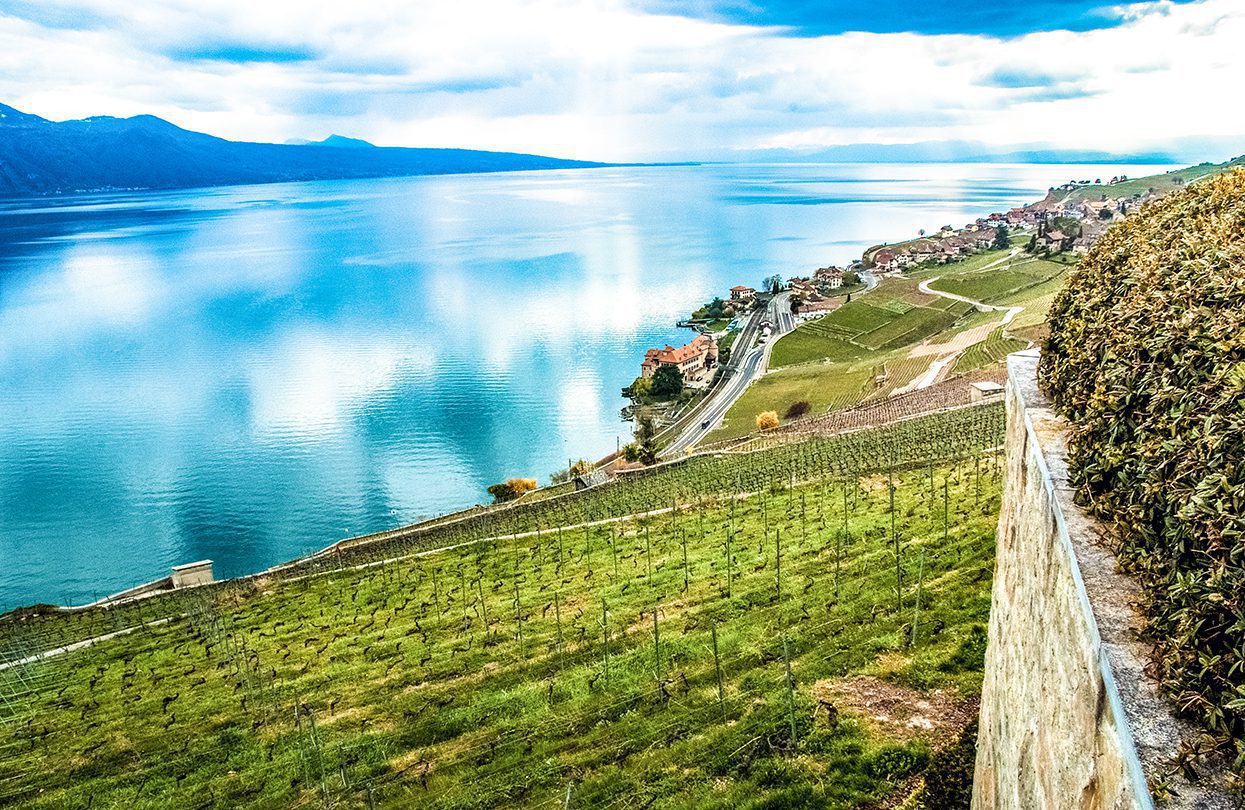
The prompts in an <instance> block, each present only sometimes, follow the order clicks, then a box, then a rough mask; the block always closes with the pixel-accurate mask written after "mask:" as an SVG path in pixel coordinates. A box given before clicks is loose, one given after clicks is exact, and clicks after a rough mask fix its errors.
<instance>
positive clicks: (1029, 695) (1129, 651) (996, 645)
mask: <svg viewBox="0 0 1245 810" xmlns="http://www.w3.org/2000/svg"><path fill="white" fill-rule="evenodd" d="M1037 360H1038V354H1037V352H1035V351H1029V352H1020V353H1018V354H1013V355H1011V356H1010V357H1009V358H1008V372H1009V377H1008V386H1007V451H1006V452H1007V480H1006V483H1005V485H1004V491H1003V508H1002V513H1001V515H1000V517H999V531H998V550H997V558H996V560H997V561H996V568H995V577H994V591H993V603H992V606H991V611H990V643H989V647H988V649H987V652H986V671H985V683H984V686H983V690H982V699H981V722H980V731H979V737H978V752H977V766H976V774H975V780H974V786H973V807H974V809H975V810H994V808H1006V809H1007V810H1036V809H1037V808H1050V809H1051V810H1062V808H1104V809H1105V808H1152V807H1154V806H1155V799H1156V797H1162V798H1164V799H1165V801H1163V802H1162V804H1161V806H1163V807H1172V808H1204V809H1205V810H1211V809H1212V808H1213V809H1215V810H1218V808H1224V810H1227V808H1230V807H1235V806H1237V805H1236V803H1235V801H1229V799H1228V797H1227V795H1226V793H1224V792H1223V791H1222V790H1221V789H1220V788H1219V787H1218V784H1220V783H1221V777H1220V775H1218V774H1207V775H1205V776H1204V777H1203V778H1202V779H1200V780H1199V782H1198V783H1197V784H1191V783H1189V782H1188V781H1186V780H1185V778H1184V777H1183V776H1182V775H1181V774H1180V773H1179V772H1178V770H1177V769H1175V768H1174V767H1173V766H1174V758H1175V756H1176V754H1177V752H1178V751H1179V749H1180V745H1181V741H1182V739H1191V738H1193V737H1194V736H1196V733H1197V732H1196V730H1195V729H1193V728H1191V727H1189V726H1187V725H1185V724H1183V723H1182V722H1180V721H1177V720H1176V719H1175V717H1174V716H1173V714H1172V711H1171V709H1170V707H1169V705H1168V704H1167V703H1166V702H1165V700H1164V699H1163V698H1162V696H1160V694H1159V692H1158V689H1157V686H1156V684H1155V683H1154V682H1153V681H1151V680H1150V679H1149V678H1147V677H1146V676H1145V674H1144V672H1143V667H1144V664H1145V655H1146V652H1147V650H1146V648H1145V646H1144V645H1142V644H1141V643H1140V642H1139V641H1138V640H1137V630H1138V627H1139V626H1140V621H1139V617H1138V616H1137V615H1136V613H1135V611H1134V609H1133V607H1132V605H1133V604H1135V603H1137V602H1138V600H1139V597H1140V594H1139V591H1138V590H1137V586H1136V585H1135V584H1134V583H1133V582H1132V581H1131V580H1130V579H1129V578H1128V577H1126V576H1124V575H1123V574H1121V573H1119V571H1118V570H1117V566H1116V563H1115V558H1114V557H1113V556H1112V555H1111V554H1110V553H1109V552H1108V551H1107V550H1106V549H1105V548H1103V547H1102V545H1101V544H1100V543H1099V531H1098V527H1097V524H1096V523H1094V522H1093V521H1092V520H1091V519H1090V518H1088V517H1087V516H1086V515H1085V514H1084V512H1083V511H1082V510H1081V509H1080V508H1079V507H1078V506H1076V505H1075V504H1074V503H1073V498H1072V496H1073V492H1072V490H1071V488H1070V487H1069V485H1068V475H1067V466H1066V463H1065V453H1064V447H1065V436H1066V424H1065V423H1064V422H1063V420H1061V419H1060V418H1058V417H1057V416H1055V414H1054V413H1053V412H1052V410H1051V409H1050V404H1049V402H1048V401H1047V399H1046V398H1045V397H1044V396H1042V395H1041V394H1040V393H1039V392H1038V390H1037V383H1036V378H1037Z"/></svg>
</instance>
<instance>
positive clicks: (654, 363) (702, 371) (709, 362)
mask: <svg viewBox="0 0 1245 810" xmlns="http://www.w3.org/2000/svg"><path fill="white" fill-rule="evenodd" d="M717 363H718V344H717V342H716V341H715V340H714V339H713V335H708V334H701V335H697V336H696V337H695V338H693V339H692V342H691V343H688V344H687V345H686V346H679V347H678V348H675V347H674V346H669V345H668V346H666V348H664V349H649V350H648V351H647V352H646V353H645V354H644V362H643V363H642V364H641V365H640V373H641V375H642V376H643V377H644V379H646V380H650V379H652V378H653V374H654V373H655V372H656V371H657V369H658V368H659V367H661V366H675V367H677V368H678V369H679V371H681V372H683V379H684V380H686V381H689V382H692V381H696V380H700V379H702V378H703V377H705V376H706V374H708V372H709V371H710V370H712V369H713V367H714V366H716V365H717Z"/></svg>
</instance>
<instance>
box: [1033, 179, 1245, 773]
mask: <svg viewBox="0 0 1245 810" xmlns="http://www.w3.org/2000/svg"><path fill="white" fill-rule="evenodd" d="M1050 323H1051V332H1050V336H1049V338H1048V339H1047V340H1046V343H1045V351H1044V353H1043V356H1042V361H1041V366H1040V378H1041V382H1042V385H1043V387H1044V389H1045V390H1046V391H1047V392H1049V394H1050V395H1051V397H1052V399H1053V400H1054V401H1055V403H1056V406H1057V407H1058V408H1059V409H1060V410H1061V411H1062V412H1063V413H1064V414H1065V415H1066V416H1067V417H1068V418H1069V420H1070V421H1071V423H1072V427H1071V433H1070V437H1069V461H1070V464H1071V467H1072V470H1073V476H1074V482H1075V484H1076V485H1077V487H1078V497H1079V498H1080V499H1081V500H1082V501H1083V502H1084V503H1085V504H1086V505H1087V507H1088V509H1089V511H1090V512H1091V513H1093V514H1094V515H1095V516H1097V517H1099V518H1101V519H1102V520H1103V521H1104V522H1106V523H1107V524H1108V526H1109V531H1110V532H1111V539H1112V540H1113V542H1114V544H1115V545H1116V547H1117V551H1118V553H1119V555H1120V558H1121V562H1122V564H1123V566H1124V567H1125V568H1126V570H1128V571H1130V572H1131V573H1133V574H1134V575H1135V576H1137V578H1138V579H1139V581H1140V582H1141V583H1142V584H1143V586H1144V587H1145V589H1146V592H1147V594H1148V604H1147V623H1148V631H1149V637H1150V639H1151V640H1152V641H1153V643H1154V645H1155V648H1156V649H1155V655H1154V660H1153V665H1154V668H1155V670H1156V672H1157V673H1158V675H1159V676H1160V678H1161V679H1162V681H1163V683H1164V685H1165V687H1166V688H1167V690H1168V691H1169V693H1171V695H1172V696H1173V697H1174V698H1175V702H1176V704H1177V705H1179V706H1181V707H1183V708H1184V710H1185V711H1187V712H1189V713H1190V714H1192V715H1195V716H1196V717H1197V718H1198V719H1200V720H1201V721H1202V722H1203V723H1204V724H1205V725H1206V726H1207V727H1208V728H1209V729H1210V730H1211V731H1213V732H1215V733H1216V734H1218V735H1220V736H1221V737H1224V738H1226V737H1232V738H1235V739H1236V740H1237V743H1236V745H1237V751H1238V754H1240V755H1242V756H1245V743H1243V742H1242V739H1243V738H1245V515H1242V506H1243V505H1245V464H1243V463H1242V459H1245V408H1242V402H1245V172H1241V171H1237V172H1234V173H1231V174H1227V175H1223V176H1221V177H1218V178H1215V179H1213V180H1209V181H1206V182H1204V183H1199V184H1197V185H1194V186H1190V187H1188V188H1185V189H1183V190H1181V191H1179V192H1176V193H1174V194H1172V195H1171V196H1169V197H1167V198H1166V199H1164V200H1162V201H1160V202H1156V203H1151V204H1150V205H1148V206H1146V207H1145V208H1144V209H1143V210H1142V211H1141V212H1140V213H1139V214H1137V215H1135V216H1133V217H1132V218H1130V219H1128V220H1126V221H1124V222H1123V223H1121V224H1119V225H1116V226H1114V227H1113V228H1112V229H1111V230H1109V231H1108V232H1107V233H1106V234H1105V235H1104V236H1103V238H1102V239H1101V240H1100V241H1099V242H1098V243H1097V244H1096V245H1095V247H1094V249H1093V250H1091V251H1090V253H1089V255H1088V256H1087V257H1086V258H1085V260H1084V261H1083V262H1082V263H1081V265H1080V268H1079V269H1078V270H1077V271H1076V272H1074V273H1073V274H1072V276H1071V279H1070V282H1069V284H1068V286H1067V288H1066V289H1065V290H1064V291H1063V293H1061V294H1060V296H1059V297H1058V298H1057V300H1056V301H1055V303H1054V305H1053V307H1052V308H1051V313H1050ZM1239 764H1240V761H1239V760H1238V765H1239Z"/></svg>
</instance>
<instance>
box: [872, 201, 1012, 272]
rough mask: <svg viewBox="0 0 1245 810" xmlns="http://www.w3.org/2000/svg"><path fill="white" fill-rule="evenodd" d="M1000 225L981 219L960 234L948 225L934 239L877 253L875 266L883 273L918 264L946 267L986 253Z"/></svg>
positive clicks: (906, 243) (917, 240) (897, 246)
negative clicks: (978, 253) (982, 252)
mask: <svg viewBox="0 0 1245 810" xmlns="http://www.w3.org/2000/svg"><path fill="white" fill-rule="evenodd" d="M996 216H999V215H997V214H991V217H996ZM998 224H1000V223H997V222H996V223H993V224H991V221H990V220H988V219H979V220H977V221H976V222H974V223H973V224H971V225H969V226H967V227H965V228H964V229H963V230H959V231H957V230H955V229H954V228H952V227H951V226H950V225H948V226H946V227H944V228H943V229H942V230H941V231H939V232H938V233H937V235H935V236H931V237H929V238H921V239H916V240H914V241H912V242H905V243H903V244H901V245H894V246H893V247H884V248H882V249H881V250H878V251H877V252H875V253H874V254H873V266H874V268H875V269H876V270H878V271H879V272H881V273H898V272H900V271H902V270H904V269H906V268H908V267H915V266H916V265H919V264H945V263H946V262H950V261H954V260H956V259H958V258H960V257H962V256H966V255H968V254H970V253H975V252H977V251H980V250H987V249H989V248H990V247H991V246H992V245H993V244H994V240H995V237H996V232H997V228H998Z"/></svg>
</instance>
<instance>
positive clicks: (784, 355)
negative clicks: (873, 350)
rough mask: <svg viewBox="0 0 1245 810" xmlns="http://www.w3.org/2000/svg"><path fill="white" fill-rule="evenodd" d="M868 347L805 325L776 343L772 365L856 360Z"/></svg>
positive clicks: (771, 356)
mask: <svg viewBox="0 0 1245 810" xmlns="http://www.w3.org/2000/svg"><path fill="white" fill-rule="evenodd" d="M868 351H869V350H868V349H866V348H865V347H863V346H858V345H856V344H855V343H851V342H850V341H847V340H844V339H843V338H839V337H835V336H834V335H832V334H823V333H818V332H815V331H813V330H811V329H804V328H803V327H801V328H799V329H797V330H796V331H794V332H792V333H790V334H788V335H784V336H783V337H782V338H781V339H780V340H779V341H778V342H777V343H775V344H774V351H773V353H772V354H770V365H771V366H773V367H774V368H782V367H783V366H794V365H798V364H800V363H811V362H816V361H820V360H837V361H842V360H855V359H857V358H860V357H863V356H864V355H865V354H867V353H868Z"/></svg>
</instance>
